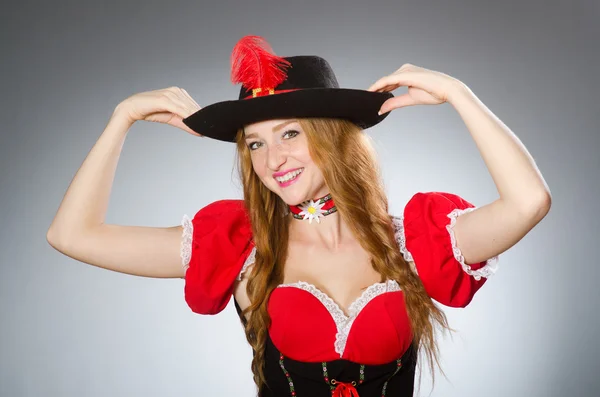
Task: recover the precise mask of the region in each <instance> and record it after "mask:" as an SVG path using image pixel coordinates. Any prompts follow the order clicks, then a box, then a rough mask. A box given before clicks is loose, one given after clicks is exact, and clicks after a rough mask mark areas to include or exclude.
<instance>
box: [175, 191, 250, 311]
mask: <svg viewBox="0 0 600 397" xmlns="http://www.w3.org/2000/svg"><path fill="white" fill-rule="evenodd" d="M183 226H184V238H183V241H182V251H181V253H182V259H183V264H184V266H185V267H186V268H187V269H186V273H185V288H184V292H185V300H186V302H187V304H188V306H189V307H190V308H191V309H192V311H194V312H195V313H199V314H217V313H219V312H220V311H222V310H223V309H224V308H225V307H226V306H227V304H228V303H229V300H230V299H231V296H232V294H233V287H234V284H235V281H236V278H237V276H238V274H239V272H240V271H241V269H242V266H243V264H244V261H245V259H246V257H247V256H248V255H249V254H250V251H251V250H252V248H253V242H252V228H251V226H250V220H249V218H248V214H247V212H246V210H245V207H244V202H243V201H242V200H221V201H216V202H214V203H212V204H209V205H207V206H206V207H204V208H202V209H201V210H200V211H198V212H197V213H196V215H195V216H194V218H193V219H191V220H189V219H188V220H187V222H186V220H185V218H184V222H183Z"/></svg>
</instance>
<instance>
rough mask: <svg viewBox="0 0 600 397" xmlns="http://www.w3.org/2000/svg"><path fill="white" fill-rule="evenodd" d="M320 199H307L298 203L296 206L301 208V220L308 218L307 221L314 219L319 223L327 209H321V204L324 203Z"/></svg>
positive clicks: (310, 221)
mask: <svg viewBox="0 0 600 397" xmlns="http://www.w3.org/2000/svg"><path fill="white" fill-rule="evenodd" d="M321 201H322V200H317V201H316V202H315V201H313V200H307V201H305V202H303V203H302V204H300V205H299V206H298V207H300V209H301V210H302V211H301V212H300V214H299V215H301V216H302V219H303V220H306V219H308V223H312V220H313V219H315V220H316V221H317V223H321V219H320V218H322V217H323V216H325V213H326V212H327V211H325V210H323V209H322V208H323V206H324V205H325V203H322V202H321Z"/></svg>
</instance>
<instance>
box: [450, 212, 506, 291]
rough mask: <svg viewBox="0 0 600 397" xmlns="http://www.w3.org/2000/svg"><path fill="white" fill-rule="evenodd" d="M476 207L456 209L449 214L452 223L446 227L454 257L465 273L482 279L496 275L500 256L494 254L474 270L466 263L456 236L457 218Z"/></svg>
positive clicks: (476, 278)
mask: <svg viewBox="0 0 600 397" xmlns="http://www.w3.org/2000/svg"><path fill="white" fill-rule="evenodd" d="M475 209H476V208H466V209H463V210H461V209H458V208H457V209H455V210H453V211H452V212H450V213H449V214H448V218H450V224H448V225H446V229H447V230H448V234H450V242H451V243H452V253H453V254H454V259H456V260H457V261H458V262H459V263H460V265H461V266H462V269H463V270H464V272H465V273H467V274H468V275H469V276H472V277H473V278H474V279H475V280H478V281H479V280H481V278H482V277H484V278H488V277H491V276H493V275H494V273H496V271H497V270H498V256H494V257H493V258H490V259H488V260H487V261H486V263H485V266H483V267H482V268H481V269H477V270H473V269H471V266H469V265H467V264H466V263H465V258H464V256H463V255H462V252H461V251H460V248H458V247H457V244H456V237H455V236H454V225H455V224H456V218H458V217H459V216H460V215H462V214H466V213H468V212H471V211H474V210H475Z"/></svg>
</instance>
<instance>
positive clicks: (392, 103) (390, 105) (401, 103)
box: [379, 93, 416, 115]
mask: <svg viewBox="0 0 600 397" xmlns="http://www.w3.org/2000/svg"><path fill="white" fill-rule="evenodd" d="M412 105H416V102H415V100H414V99H413V98H412V97H411V96H410V95H408V93H406V94H402V95H398V96H395V97H393V98H390V99H388V100H387V101H385V102H384V103H383V104H382V105H381V109H379V114H380V115H381V114H383V113H387V112H390V111H392V110H394V109H398V108H401V107H405V106H412Z"/></svg>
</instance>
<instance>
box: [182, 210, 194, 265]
mask: <svg viewBox="0 0 600 397" xmlns="http://www.w3.org/2000/svg"><path fill="white" fill-rule="evenodd" d="M181 226H183V233H182V236H181V249H180V256H181V265H182V266H183V269H184V270H187V269H188V267H190V260H191V258H192V236H193V233H194V226H193V224H192V220H191V219H190V218H189V217H188V216H187V215H184V216H183V219H182V220H181Z"/></svg>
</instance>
